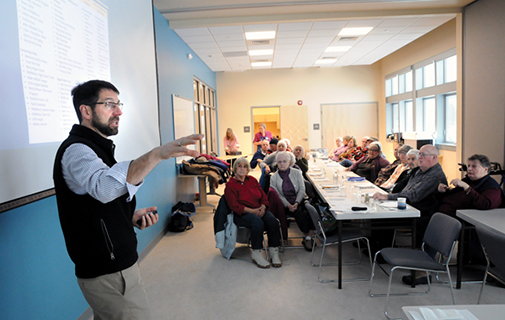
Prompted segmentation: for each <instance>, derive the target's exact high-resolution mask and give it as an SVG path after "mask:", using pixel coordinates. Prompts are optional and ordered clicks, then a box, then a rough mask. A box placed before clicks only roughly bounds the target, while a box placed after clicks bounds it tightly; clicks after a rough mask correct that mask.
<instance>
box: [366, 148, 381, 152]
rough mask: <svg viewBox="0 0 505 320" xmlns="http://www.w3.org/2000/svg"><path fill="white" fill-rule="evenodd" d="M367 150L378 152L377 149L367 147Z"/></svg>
mask: <svg viewBox="0 0 505 320" xmlns="http://www.w3.org/2000/svg"><path fill="white" fill-rule="evenodd" d="M368 151H373V152H379V149H368Z"/></svg>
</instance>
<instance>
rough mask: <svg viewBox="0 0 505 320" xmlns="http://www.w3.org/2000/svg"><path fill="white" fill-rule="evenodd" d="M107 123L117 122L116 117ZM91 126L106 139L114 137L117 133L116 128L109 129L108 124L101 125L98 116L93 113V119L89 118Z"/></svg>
mask: <svg viewBox="0 0 505 320" xmlns="http://www.w3.org/2000/svg"><path fill="white" fill-rule="evenodd" d="M109 120H110V121H109V122H112V121H115V120H119V118H118V117H113V118H110V119H109ZM91 125H92V126H93V127H94V128H95V129H96V130H98V131H99V132H100V133H101V134H103V135H104V136H106V137H110V136H115V135H116V134H117V133H118V131H119V130H118V128H111V127H109V123H102V122H99V121H98V116H97V115H96V114H95V112H94V111H93V117H92V118H91Z"/></svg>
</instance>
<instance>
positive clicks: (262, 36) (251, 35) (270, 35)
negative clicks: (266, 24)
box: [245, 31, 275, 40]
mask: <svg viewBox="0 0 505 320" xmlns="http://www.w3.org/2000/svg"><path fill="white" fill-rule="evenodd" d="M245 38H246V40H266V39H275V31H255V32H246V33H245Z"/></svg>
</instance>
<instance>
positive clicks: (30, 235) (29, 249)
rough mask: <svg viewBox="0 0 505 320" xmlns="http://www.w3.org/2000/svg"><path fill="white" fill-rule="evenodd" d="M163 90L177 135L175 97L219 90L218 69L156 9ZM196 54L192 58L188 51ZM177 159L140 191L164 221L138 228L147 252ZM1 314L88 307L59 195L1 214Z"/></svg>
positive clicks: (65, 315)
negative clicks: (202, 86)
mask: <svg viewBox="0 0 505 320" xmlns="http://www.w3.org/2000/svg"><path fill="white" fill-rule="evenodd" d="M154 19H155V28H156V45H157V58H158V76H159V92H160V97H159V101H160V127H161V128H160V129H161V132H162V140H163V141H164V142H167V141H170V140H172V139H173V125H172V123H173V119H172V100H171V95H172V94H177V95H180V96H182V97H185V98H189V99H192V98H193V77H194V76H195V77H198V78H199V79H200V80H202V81H204V82H205V83H207V85H209V86H210V87H212V88H216V77H215V73H214V72H212V71H211V70H210V69H209V68H208V67H207V66H206V65H205V64H204V63H203V62H202V61H201V60H200V59H199V58H198V56H196V54H195V53H194V52H193V51H191V49H189V47H188V46H187V45H186V44H185V43H184V42H183V41H182V40H181V39H180V38H179V37H178V36H177V34H176V33H175V32H174V31H173V30H171V29H170V28H169V26H168V21H167V20H166V19H165V18H164V17H163V16H162V15H161V14H160V13H159V12H158V10H157V9H156V8H154ZM188 53H191V54H193V56H194V58H193V59H192V60H188V59H187V54H188ZM175 176H176V170H175V160H174V159H170V160H167V161H164V162H162V163H161V164H159V165H158V166H157V167H156V168H155V169H154V170H153V172H151V174H150V175H149V176H148V177H147V178H146V179H145V182H144V185H143V186H142V188H141V189H140V190H139V192H138V193H137V207H139V208H141V207H146V206H151V205H156V206H158V211H159V212H160V214H161V215H160V217H161V220H160V222H159V223H158V224H156V225H155V226H153V227H151V228H148V229H146V230H144V231H139V232H138V241H139V245H138V251H139V252H141V251H142V250H144V249H145V248H146V247H147V246H148V245H149V244H150V243H151V242H152V241H153V239H154V238H155V237H156V236H157V235H159V234H160V233H161V232H162V230H163V229H164V228H165V227H166V225H167V223H168V221H169V216H168V214H169V211H170V209H171V207H172V206H173V205H174V204H175V202H176V200H177V199H175V189H176V179H175ZM0 275H1V277H2V284H1V285H0V317H1V318H2V319H16V320H32V319H51V320H60V319H61V320H68V319H77V318H78V317H79V316H80V315H81V314H82V313H83V312H84V311H85V310H86V309H87V308H88V304H87V303H86V301H85V300H84V298H83V296H82V294H81V291H80V290H79V287H78V285H77V282H76V279H75V275H74V265H73V263H72V262H71V260H70V258H69V257H68V254H67V251H66V248H65V243H64V239H63V234H62V232H61V229H60V224H59V220H58V211H57V207H56V198H55V197H54V196H52V197H49V198H46V199H43V200H39V201H37V202H34V203H31V204H28V205H25V206H23V207H19V208H16V209H13V210H10V211H7V212H4V213H2V214H0Z"/></svg>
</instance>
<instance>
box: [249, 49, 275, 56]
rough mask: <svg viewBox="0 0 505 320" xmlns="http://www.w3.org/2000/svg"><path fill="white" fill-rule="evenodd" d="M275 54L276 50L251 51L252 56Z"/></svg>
mask: <svg viewBox="0 0 505 320" xmlns="http://www.w3.org/2000/svg"><path fill="white" fill-rule="evenodd" d="M272 54H274V49H265V50H249V55H250V56H267V55H272Z"/></svg>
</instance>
